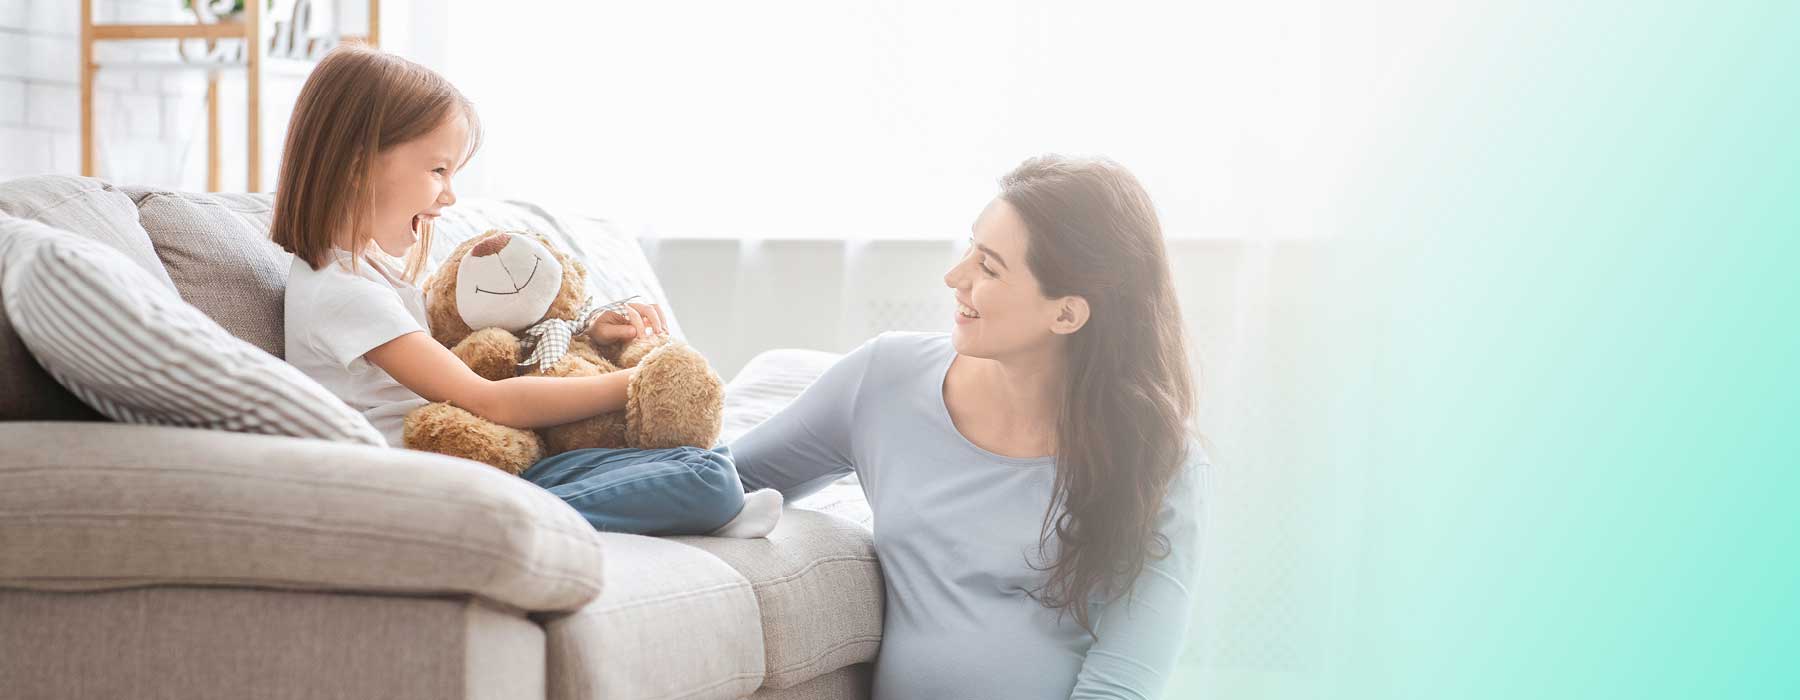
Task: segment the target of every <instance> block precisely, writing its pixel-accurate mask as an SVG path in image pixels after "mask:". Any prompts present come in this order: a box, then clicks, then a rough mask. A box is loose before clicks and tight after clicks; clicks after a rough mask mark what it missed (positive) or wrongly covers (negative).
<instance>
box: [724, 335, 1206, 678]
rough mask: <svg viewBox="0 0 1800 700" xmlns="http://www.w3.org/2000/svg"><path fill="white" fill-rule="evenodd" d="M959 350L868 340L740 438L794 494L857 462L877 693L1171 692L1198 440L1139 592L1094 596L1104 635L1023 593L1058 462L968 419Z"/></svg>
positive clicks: (748, 477) (1193, 574)
mask: <svg viewBox="0 0 1800 700" xmlns="http://www.w3.org/2000/svg"><path fill="white" fill-rule="evenodd" d="M955 354H956V351H955V349H954V348H953V347H952V346H951V344H950V338H949V336H947V335H944V334H916V333H889V334H884V335H882V336H880V337H878V338H875V339H874V340H871V341H869V342H867V343H864V344H863V346H862V347H860V348H858V349H857V350H856V351H855V352H852V353H850V354H849V355H848V356H846V357H845V358H844V359H843V360H841V361H839V362H838V363H837V364H836V365H834V366H832V368H831V369H830V370H828V371H826V372H825V374H824V376H822V377H820V378H819V380H818V381H817V382H816V383H814V384H813V385H812V386H811V387H809V388H808V389H807V390H806V391H805V392H804V393H802V394H801V395H800V397H799V398H798V399H796V400H795V401H794V403H793V405H791V406H789V407H787V408H786V409H785V410H783V411H782V412H781V413H779V414H777V415H775V416H774V417H773V418H770V419H769V420H768V421H767V422H765V423H763V424H762V425H760V426H758V427H756V428H755V429H753V430H751V431H750V432H748V433H746V434H745V435H744V436H743V437H742V438H739V439H738V440H737V442H735V443H734V444H732V446H731V449H732V452H733V454H734V455H735V457H736V461H737V468H738V474H739V475H740V476H741V477H742V479H743V482H744V485H745V486H747V487H749V488H753V489H754V488H764V487H769V488H775V489H778V490H780V491H781V492H782V493H783V494H784V495H786V496H788V497H789V498H795V497H798V496H801V495H804V494H808V493H811V492H813V491H816V490H818V489H820V488H823V487H824V486H825V485H827V484H829V483H831V482H832V481H833V480H835V479H837V478H839V477H841V476H844V475H846V474H849V473H851V472H852V471H854V472H855V473H856V474H857V476H858V477H859V479H860V481H861V482H862V487H863V491H864V492H865V493H866V494H867V495H868V498H869V506H870V510H871V511H872V512H873V514H874V518H875V520H874V528H875V551H876V553H877V555H878V556H879V557H880V559H881V568H882V573H883V574H884V576H885V578H886V579H887V605H886V621H885V623H884V626H883V634H882V642H881V654H880V658H879V659H878V660H877V662H876V667H875V698H876V700H913V699H916V698H940V699H942V700H959V699H963V698H968V699H978V700H991V699H999V698H1033V699H1044V700H1048V699H1050V698H1155V697H1160V696H1161V694H1162V690H1163V686H1164V683H1165V681H1166V680H1167V679H1168V675H1169V672H1170V669H1171V668H1173V667H1174V665H1175V660H1176V658H1177V657H1178V656H1179V655H1180V653H1181V646H1182V642H1183V638H1184V636H1185V635H1186V632H1187V623H1188V618H1189V617H1190V616H1191V612H1192V610H1193V604H1194V591H1195V588H1196V582H1197V580H1198V579H1197V576H1198V573H1199V572H1198V559H1199V539H1200V483H1201V477H1202V475H1203V473H1204V470H1205V464H1206V458H1205V456H1204V454H1203V453H1202V452H1201V450H1200V449H1199V447H1198V445H1194V446H1192V447H1190V449H1189V459H1188V462H1187V464H1185V465H1184V467H1183V469H1182V471H1181V473H1180V474H1179V475H1178V476H1177V478H1176V480H1175V482H1174V483H1173V485H1172V486H1171V488H1170V492H1169V496H1168V498H1167V500H1165V502H1164V504H1163V507H1162V509H1161V512H1160V514H1159V515H1158V518H1157V527H1158V529H1159V531H1160V532H1162V533H1163V534H1164V535H1165V536H1167V537H1168V539H1169V544H1170V547H1171V553H1170V555H1169V556H1168V557H1166V558H1164V559H1161V560H1149V561H1147V563H1146V565H1145V569H1144V571H1143V573H1142V574H1141V575H1139V576H1138V578H1137V580H1136V581H1135V582H1134V584H1133V589H1134V596H1132V597H1131V598H1123V599H1120V600H1118V601H1115V602H1113V603H1110V604H1103V603H1099V602H1096V603H1092V604H1091V607H1090V612H1091V613H1092V615H1091V619H1092V622H1093V624H1094V626H1095V630H1096V631H1097V632H1098V633H1099V641H1097V642H1096V641H1094V640H1093V639H1092V638H1091V637H1089V636H1088V634H1087V632H1086V631H1084V630H1083V629H1081V626H1080V625H1079V624H1077V623H1076V622H1075V619H1074V617H1073V616H1071V615H1067V614H1064V615H1062V616H1061V618H1060V619H1059V617H1058V613H1057V611H1056V610H1053V609H1048V608H1045V607H1043V605H1042V604H1040V603H1039V602H1038V601H1036V600H1033V599H1032V598H1030V597H1029V596H1027V594H1026V592H1027V591H1028V590H1033V589H1037V588H1040V587H1042V585H1043V582H1044V580H1045V576H1046V574H1045V573H1044V572H1043V571H1039V570H1034V569H1032V568H1031V567H1030V566H1028V564H1027V562H1028V561H1029V562H1033V563H1036V564H1038V566H1039V567H1040V568H1043V567H1044V566H1045V565H1046V564H1047V563H1048V561H1050V560H1049V559H1048V558H1047V557H1048V556H1049V555H1051V554H1052V553H1053V552H1054V551H1055V550H1054V549H1053V548H1052V549H1050V550H1049V551H1048V552H1045V553H1044V554H1043V555H1040V554H1039V552H1038V534H1039V528H1040V527H1041V525H1042V524H1043V518H1044V511H1045V510H1046V509H1047V508H1048V506H1049V504H1050V499H1051V494H1052V492H1053V486H1054V482H1053V479H1054V476H1055V462H1054V459H1053V458H1049V457H1043V458H1035V459H1018V458H1011V457H1003V456H1000V455H997V454H994V453H992V452H989V451H987V450H984V449H981V448H980V447H977V446H975V445H974V444H973V443H971V442H969V441H968V439H967V438H964V437H963V435H962V433H960V432H958V431H957V429H956V427H955V424H953V423H952V422H951V420H950V413H949V410H948V409H946V408H945V406H944V391H943V387H944V376H945V374H946V372H948V371H949V368H950V361H951V360H952V359H953V358H954V357H955ZM1053 539H1054V538H1053ZM1052 547H1054V545H1053V544H1052ZM1028 558H1029V559H1028Z"/></svg>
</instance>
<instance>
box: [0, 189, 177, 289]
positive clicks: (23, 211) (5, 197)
mask: <svg viewBox="0 0 1800 700" xmlns="http://www.w3.org/2000/svg"><path fill="white" fill-rule="evenodd" d="M0 212H4V213H6V214H10V215H12V216H16V217H18V218H21V219H30V220H32V221H37V222H41V223H44V224H47V225H49V226H51V227H53V228H57V229H61V230H63V231H68V232H69V233H73V234H75V235H78V236H81V237H83V238H87V239H89V240H94V241H99V242H101V243H104V244H106V245H107V247H110V248H112V249H113V250H116V251H118V252H119V254H120V255H123V256H125V259H127V260H130V261H131V262H133V263H135V264H136V265H137V266H138V267H140V268H143V270H144V272H145V273H147V274H148V275H149V276H150V278H151V279H154V280H156V282H157V283H158V284H161V285H162V286H163V287H165V288H167V289H174V288H175V283H174V282H173V281H171V280H170V279H169V274H168V273H167V272H165V271H164V270H163V267H162V263H161V262H160V261H158V260H157V259H156V248H155V247H154V246H152V245H151V244H150V236H149V234H147V233H145V232H144V227H143V226H142V225H140V224H139V223H138V211H137V207H136V206H134V205H133V204H132V202H131V198H130V197H128V196H126V195H125V193H124V192H122V191H120V190H118V189H117V188H115V187H113V186H112V185H108V184H106V183H104V182H101V181H99V180H95V179H93V178H91V177H71V176H68V175H34V176H32V177H22V178H18V179H16V180H8V181H6V182H4V183H0Z"/></svg>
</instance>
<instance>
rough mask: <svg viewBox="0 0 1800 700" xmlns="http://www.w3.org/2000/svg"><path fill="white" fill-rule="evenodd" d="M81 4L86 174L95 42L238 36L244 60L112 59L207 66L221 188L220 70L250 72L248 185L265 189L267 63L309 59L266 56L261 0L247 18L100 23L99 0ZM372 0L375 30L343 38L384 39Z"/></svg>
mask: <svg viewBox="0 0 1800 700" xmlns="http://www.w3.org/2000/svg"><path fill="white" fill-rule="evenodd" d="M78 1H79V2H80V3H81V42H80V48H81V62H80V66H81V174H82V175H84V176H87V177H93V176H94V169H95V168H94V145H95V144H94V72H95V71H97V70H99V69H100V65H99V64H97V63H95V62H94V42H97V41H138V40H145V39H164V40H167V39H205V40H210V41H217V40H221V39H234V40H240V41H242V42H244V58H245V60H244V61H243V62H242V63H237V62H232V63H226V62H206V63H173V62H126V63H118V64H109V65H111V66H117V67H121V68H130V69H135V70H204V71H206V72H207V75H206V149H207V159H206V189H207V190H208V191H211V192H217V191H219V189H220V188H219V74H220V73H222V72H225V71H239V70H242V71H245V83H246V85H247V87H248V92H249V96H248V104H247V105H246V107H247V109H246V111H245V120H246V122H247V129H246V131H247V132H248V138H247V139H246V140H247V143H246V144H245V145H246V146H247V148H248V151H249V152H248V154H247V158H248V161H249V163H248V165H249V169H248V171H247V173H246V181H247V182H246V187H245V189H247V190H249V191H251V192H257V191H260V190H261V189H262V75H263V70H264V67H265V63H272V64H275V65H282V64H294V63H303V62H304V61H296V60H289V59H272V58H269V57H265V56H263V46H262V44H263V36H264V33H263V31H262V21H263V18H262V5H263V3H261V2H257V0H250V2H246V3H244V13H243V18H242V20H241V21H225V22H217V23H213V24H200V23H197V22H196V23H193V24H95V23H94V0H78ZM367 2H368V3H369V33H368V34H367V35H346V36H343V37H341V40H342V41H346V42H351V41H354V42H359V43H362V44H366V45H368V46H371V47H373V46H378V45H379V44H380V40H381V0H367Z"/></svg>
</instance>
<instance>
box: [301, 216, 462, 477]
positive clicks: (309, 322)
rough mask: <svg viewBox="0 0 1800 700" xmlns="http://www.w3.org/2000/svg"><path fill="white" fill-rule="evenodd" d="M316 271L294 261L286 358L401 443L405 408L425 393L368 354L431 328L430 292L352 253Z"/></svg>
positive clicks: (337, 254)
mask: <svg viewBox="0 0 1800 700" xmlns="http://www.w3.org/2000/svg"><path fill="white" fill-rule="evenodd" d="M331 252H332V255H333V256H334V260H333V261H332V262H328V263H327V264H326V265H325V266H324V267H322V268H320V269H318V270H314V269H312V266H310V265H307V264H306V261H304V260H301V259H300V258H298V257H296V258H294V259H293V263H292V264H291V265H290V267H289V268H288V283H287V299H286V305H285V306H286V309H285V313H286V315H287V332H286V337H287V361H288V363H289V364H292V365H293V366H295V367H297V368H299V370H300V371H301V372H303V373H305V374H306V376H308V377H312V378H313V380H314V381H317V382H318V383H319V384H321V385H323V386H324V387H325V388H326V389H327V390H329V391H330V392H331V393H332V394H335V395H336V396H337V397H338V398H340V399H343V400H344V402H345V403H348V404H350V407H351V408H354V409H356V410H358V411H361V412H362V414H363V417H365V418H368V419H369V422H370V423H373V424H374V425H375V429H376V430H379V431H381V434H382V436H383V437H385V438H387V442H388V445H389V446H392V447H402V446H404V445H403V444H402V439H401V438H402V435H403V434H404V432H405V427H406V414H407V413H408V412H410V411H412V410H413V409H415V408H418V407H420V406H423V405H425V404H426V403H427V402H426V401H425V399H423V398H420V396H419V395H418V394H415V393H413V392H412V390H411V389H407V388H406V387H405V386H403V385H401V384H400V382H397V381H394V378H393V377H391V376H388V373H387V372H384V371H382V369H381V368H380V367H377V366H375V365H374V363H371V362H369V361H368V360H367V359H364V358H363V353H366V352H368V351H370V350H373V349H375V348H376V347H377V346H379V345H381V344H382V343H386V342H387V341H390V340H393V339H395V338H398V337H400V336H402V335H405V334H407V333H412V332H414V331H421V332H427V333H429V332H430V331H429V330H428V329H429V328H430V322H429V321H427V320H426V317H425V292H424V291H423V290H421V289H419V288H418V287H417V286H415V285H412V284H410V283H407V282H405V281H403V280H402V279H401V276H400V273H399V272H398V271H396V270H394V269H393V266H392V265H390V264H387V263H385V262H377V261H376V260H375V259H374V258H373V257H372V256H365V257H364V258H363V259H362V264H360V265H358V266H357V267H356V271H355V272H352V271H351V269H350V261H351V255H350V252H349V251H346V250H343V249H341V248H332V249H331Z"/></svg>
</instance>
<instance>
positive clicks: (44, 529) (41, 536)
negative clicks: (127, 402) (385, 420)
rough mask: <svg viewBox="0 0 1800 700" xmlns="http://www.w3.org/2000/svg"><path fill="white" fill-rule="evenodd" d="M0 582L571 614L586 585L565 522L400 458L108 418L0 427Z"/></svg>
mask: <svg viewBox="0 0 1800 700" xmlns="http://www.w3.org/2000/svg"><path fill="white" fill-rule="evenodd" d="M0 484H4V485H5V487H4V488H0V561H3V562H6V566H5V568H4V569H3V570H0V587H12V588H30V589H38V590H95V589H109V588H121V587H131V586H146V585H157V584H208V585H220V586H232V585H251V586H266V587H279V588H289V589H299V590H350V591H375V592H389V593H466V594H472V595H478V596H481V597H484V598H488V599H490V600H493V601H497V602H499V603H501V604H504V605H508V606H513V607H517V608H523V609H526V610H572V609H575V608H578V607H580V606H582V605H584V604H586V603H587V602H588V601H590V600H593V598H594V596H595V595H597V594H598V593H599V591H600V581H601V578H600V576H601V568H602V560H603V548H602V546H601V543H600V541H599V539H598V537H597V536H596V533H595V532H594V531H593V528H592V527H590V526H589V525H588V524H587V521H585V520H583V519H582V518H581V516H580V514H578V513H576V512H575V511H574V510H573V509H571V508H569V507H568V505H567V504H565V503H563V502H562V501H561V500H560V499H558V498H556V497H555V496H552V495H550V493H549V492H546V491H544V490H543V489H539V488H537V487H535V486H532V485H530V484H528V483H525V482H523V481H520V480H519V479H518V478H516V477H513V476H510V475H508V474H506V473H504V472H501V471H499V470H497V469H494V468H493V467H489V466H486V465H482V464H477V463H475V462H469V461H465V460H459V459H454V458H450V457H444V456H441V455H433V454H428V453H424V452H414V451H410V450H397V449H391V448H380V447H363V446H354V445H340V444H335V443H329V442H323V441H319V440H300V439H294V438H279V437H269V436H260V435H242V434H236V433H222V432H214V431H202V430H192V429H182V428H164V427H150V426H133V425H123V424H114V423H99V424H94V423H0Z"/></svg>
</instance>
